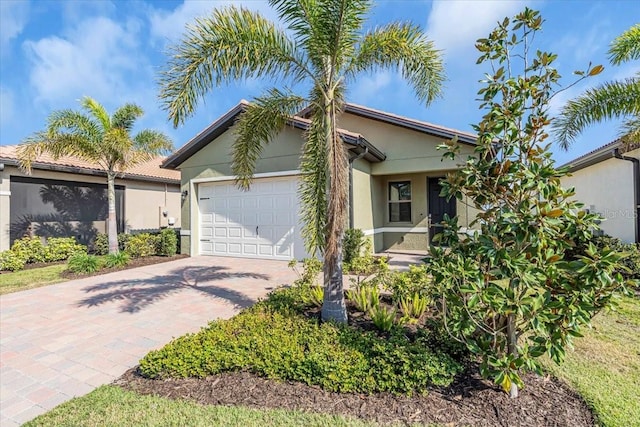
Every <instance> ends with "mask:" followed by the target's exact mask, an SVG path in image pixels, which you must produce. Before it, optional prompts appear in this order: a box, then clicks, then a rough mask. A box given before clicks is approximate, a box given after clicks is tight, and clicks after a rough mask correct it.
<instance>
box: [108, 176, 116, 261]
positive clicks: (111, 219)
mask: <svg viewBox="0 0 640 427" xmlns="http://www.w3.org/2000/svg"><path fill="white" fill-rule="evenodd" d="M107 200H108V203H109V216H108V218H107V236H108V237H109V253H110V254H117V253H118V226H117V222H116V174H115V173H114V172H112V171H109V172H107Z"/></svg>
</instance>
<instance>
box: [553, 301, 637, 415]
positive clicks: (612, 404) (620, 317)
mask: <svg viewBox="0 0 640 427" xmlns="http://www.w3.org/2000/svg"><path fill="white" fill-rule="evenodd" d="M574 345H575V350H574V351H569V352H568V354H567V358H566V360H565V362H564V363H563V364H562V365H560V366H557V365H555V364H554V363H553V362H551V361H550V360H546V361H545V366H546V367H547V369H548V370H549V371H550V372H551V373H553V374H554V375H555V376H556V377H558V378H561V379H562V380H564V381H566V382H567V383H568V384H570V385H571V386H572V387H573V388H574V389H575V390H576V391H577V392H578V393H580V395H582V397H583V398H584V399H585V401H586V402H587V403H588V404H589V406H590V407H591V409H592V410H593V411H594V413H595V414H596V416H597V417H598V421H599V422H600V423H601V424H602V425H604V426H607V427H617V426H620V427H622V426H625V427H626V426H632V425H638V420H640V399H638V396H639V395H640V357H639V355H640V300H638V299H637V298H633V299H632V298H624V299H622V300H621V302H620V307H619V308H618V310H617V311H616V312H610V313H602V314H600V315H598V316H596V318H594V319H593V329H591V330H589V331H587V332H586V333H585V336H584V338H578V339H576V340H575V341H574Z"/></svg>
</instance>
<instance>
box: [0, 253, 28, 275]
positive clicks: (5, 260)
mask: <svg viewBox="0 0 640 427" xmlns="http://www.w3.org/2000/svg"><path fill="white" fill-rule="evenodd" d="M25 264H26V260H25V258H24V257H23V256H21V255H18V254H16V253H15V252H14V251H12V250H8V251H4V252H0V270H5V271H18V270H22V269H23V268H24V266H25Z"/></svg>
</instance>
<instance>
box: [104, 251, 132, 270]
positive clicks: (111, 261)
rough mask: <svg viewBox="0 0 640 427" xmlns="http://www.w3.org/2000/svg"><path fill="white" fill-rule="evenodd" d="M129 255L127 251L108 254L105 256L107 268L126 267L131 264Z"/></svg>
mask: <svg viewBox="0 0 640 427" xmlns="http://www.w3.org/2000/svg"><path fill="white" fill-rule="evenodd" d="M129 259H130V257H129V255H128V254H127V253H126V252H118V253H117V254H107V255H105V257H104V266H105V267H107V268H116V267H125V266H126V265H127V264H129Z"/></svg>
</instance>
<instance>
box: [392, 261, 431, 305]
mask: <svg viewBox="0 0 640 427" xmlns="http://www.w3.org/2000/svg"><path fill="white" fill-rule="evenodd" d="M383 286H384V288H385V289H386V290H388V291H389V292H391V296H392V298H393V301H394V302H396V303H399V302H400V301H401V300H402V299H406V298H412V297H413V295H416V294H418V295H421V296H425V297H428V296H430V295H431V294H432V292H433V288H434V285H433V280H432V278H431V276H430V275H429V273H428V272H427V267H426V266H425V265H410V266H409V271H394V272H392V273H390V274H388V275H387V276H386V277H385V281H384V283H383Z"/></svg>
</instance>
